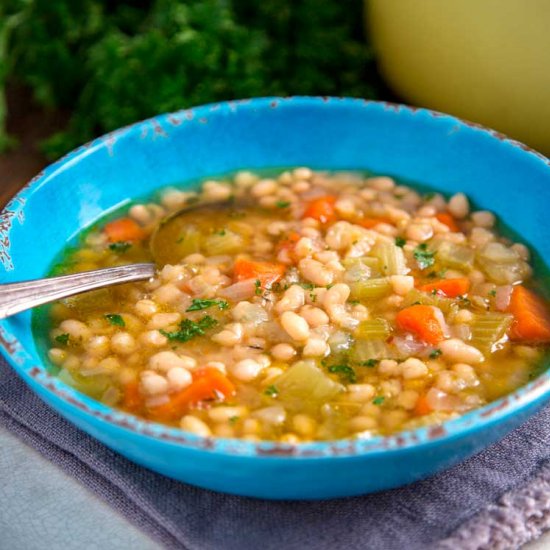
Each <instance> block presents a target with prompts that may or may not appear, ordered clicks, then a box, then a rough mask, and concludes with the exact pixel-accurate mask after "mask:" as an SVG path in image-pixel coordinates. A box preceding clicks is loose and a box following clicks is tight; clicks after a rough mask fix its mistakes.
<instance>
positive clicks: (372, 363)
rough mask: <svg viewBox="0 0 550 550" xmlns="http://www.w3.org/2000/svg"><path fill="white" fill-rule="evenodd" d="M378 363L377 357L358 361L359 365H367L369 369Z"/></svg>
mask: <svg viewBox="0 0 550 550" xmlns="http://www.w3.org/2000/svg"><path fill="white" fill-rule="evenodd" d="M378 363H379V360H378V359H368V360H367V361H362V362H361V363H359V366H360V367H368V368H369V369H372V368H373V367H376V365H378Z"/></svg>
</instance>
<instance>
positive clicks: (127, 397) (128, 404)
mask: <svg viewBox="0 0 550 550" xmlns="http://www.w3.org/2000/svg"><path fill="white" fill-rule="evenodd" d="M143 403H144V399H143V397H142V395H141V394H140V392H139V384H138V383H137V382H129V383H128V384H125V385H124V386H123V389H122V403H121V405H122V408H123V409H124V410H125V411H128V412H137V411H139V410H140V409H141V408H142V407H143Z"/></svg>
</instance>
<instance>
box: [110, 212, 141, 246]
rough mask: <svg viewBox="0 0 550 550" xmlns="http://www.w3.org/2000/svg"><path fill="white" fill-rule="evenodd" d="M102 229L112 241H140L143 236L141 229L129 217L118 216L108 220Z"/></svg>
mask: <svg viewBox="0 0 550 550" xmlns="http://www.w3.org/2000/svg"><path fill="white" fill-rule="evenodd" d="M103 230H104V231H105V234H106V235H107V238H108V239H109V241H111V242H112V243H116V242H121V241H124V242H126V241H141V240H143V239H144V238H145V232H144V231H143V229H142V228H141V227H140V226H139V225H138V224H137V223H136V222H135V221H134V220H132V219H131V218H119V219H118V220H114V221H112V222H109V223H108V224H107V225H106V226H105V227H104V228H103Z"/></svg>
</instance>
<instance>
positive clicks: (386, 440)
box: [0, 96, 550, 460]
mask: <svg viewBox="0 0 550 550" xmlns="http://www.w3.org/2000/svg"><path fill="white" fill-rule="evenodd" d="M290 104H294V105H296V104H298V105H302V106H306V107H310V108H311V107H313V108H334V106H335V105H336V106H337V105H344V106H347V107H352V108H358V109H361V108H369V109H375V110H377V111H394V112H395V113H397V114H399V113H402V114H404V115H405V116H410V117H415V116H418V115H420V116H428V117H431V118H432V119H434V121H435V122H434V123H435V124H437V123H438V120H440V121H442V122H443V121H446V122H451V123H453V124H454V125H459V126H461V127H464V126H466V127H468V128H469V129H470V130H472V131H474V132H478V133H480V134H485V135H486V136H488V137H489V138H490V139H491V140H494V141H499V142H500V146H505V147H509V148H510V150H516V152H519V153H520V154H522V155H524V156H525V157H526V158H529V159H530V161H531V162H534V163H537V164H539V166H540V165H544V168H545V169H546V170H549V172H550V160H549V159H547V158H546V157H545V156H544V155H542V154H540V153H538V152H537V151H535V150H533V149H531V148H530V147H528V146H526V145H524V144H523V143H521V142H518V141H516V140H513V139H510V138H508V137H507V136H505V135H504V134H501V133H500V132H497V131H495V130H491V129H488V128H486V127H484V126H482V125H480V124H477V123H473V122H469V121H465V120H463V119H460V118H458V117H455V116H452V115H447V114H444V113H440V112H438V111H433V110H430V109H424V108H416V107H411V106H407V105H404V104H397V103H390V102H385V101H373V100H365V99H359V98H344V97H315V96H293V97H259V98H252V99H242V100H236V101H224V102H218V103H210V104H206V105H202V106H198V107H193V108H190V109H183V110H180V111H176V112H173V113H167V114H161V115H157V116H154V117H151V118H148V119H145V120H143V121H139V122H136V123H133V124H130V125H128V126H125V127H122V128H120V129H117V130H114V131H113V132H109V133H107V134H104V135H102V136H100V137H98V138H95V139H94V140H92V141H90V142H88V143H87V144H85V145H82V146H80V147H78V148H77V149H75V150H73V151H71V152H69V153H68V154H67V155H65V156H63V157H62V158H60V159H59V160H57V161H56V162H54V163H52V164H50V165H49V166H47V167H46V168H45V169H44V170H42V171H41V172H39V173H38V174H37V175H36V176H35V177H33V178H32V179H31V180H30V181H29V182H28V183H27V184H26V185H25V186H24V187H23V188H22V189H21V190H20V191H19V192H18V193H17V194H16V195H15V196H14V197H13V198H12V199H11V200H10V202H9V203H8V204H7V205H6V206H5V207H4V209H3V210H2V214H1V215H4V214H5V213H7V212H9V213H10V214H11V216H12V217H13V216H17V215H21V214H22V213H23V206H24V203H25V198H26V197H27V196H30V195H32V194H33V193H34V192H35V191H36V190H37V189H39V188H40V187H41V186H42V185H45V184H46V183H47V182H48V181H49V179H51V178H53V177H55V175H56V173H58V171H62V170H63V171H64V170H66V169H69V168H70V167H71V166H73V165H75V164H77V163H78V162H79V161H80V160H82V159H83V158H85V157H86V156H88V155H89V154H91V153H92V152H94V151H96V150H99V149H102V148H107V149H108V150H109V151H111V150H112V147H113V144H114V143H115V141H117V140H118V139H121V138H123V137H125V136H129V135H133V134H136V133H138V132H140V131H141V129H142V128H143V127H144V125H149V126H152V127H153V128H154V129H155V128H160V129H162V127H163V125H166V124H168V125H170V124H171V125H179V124H181V123H183V122H185V121H186V120H193V119H195V118H198V119H201V118H207V117H210V116H216V112H217V111H220V112H222V111H224V110H229V111H231V112H232V113H236V112H237V111H239V110H247V109H253V110H258V109H259V110H268V109H272V108H276V107H279V106H283V107H284V106H285V105H290ZM336 108H338V107H336ZM1 215H0V216H1ZM0 219H1V217H0ZM8 231H9V229H8ZM7 269H9V266H8V267H7ZM12 269H13V267H12ZM0 346H1V351H2V353H3V355H4V356H5V357H6V358H7V359H8V361H9V362H10V363H11V365H12V367H14V369H15V371H16V372H17V374H19V375H20V376H21V377H22V378H23V379H24V380H25V381H27V382H30V384H31V386H32V385H34V384H38V385H39V386H40V388H41V389H42V390H43V391H45V392H46V393H47V394H49V396H50V397H54V400H56V399H57V400H61V401H62V402H63V406H64V407H68V408H69V409H70V411H71V412H72V413H77V414H84V416H86V417H87V420H89V421H93V420H94V419H95V420H96V421H98V420H99V421H100V422H106V423H108V424H110V425H111V426H114V427H117V428H119V429H121V430H125V431H129V432H131V433H133V434H134V435H138V436H143V437H146V438H153V439H154V440H156V441H157V442H158V443H164V444H168V445H177V446H182V447H186V448H193V449H198V450H203V451H206V452H211V453H216V454H226V455H232V456H256V457H269V458H271V459H275V460H277V459H284V458H289V457H292V458H293V459H312V458H314V459H320V458H334V457H343V458H346V457H347V458H349V457H366V456H370V455H374V454H377V453H382V452H383V453H388V452H400V451H403V450H406V449H410V448H412V447H414V448H419V447H427V446H432V445H434V444H440V443H444V442H447V441H450V440H453V439H456V438H459V437H464V436H465V435H466V434H469V433H471V432H477V431H480V430H482V429H487V428H489V427H490V426H492V425H493V424H496V423H498V422H499V421H500V420H502V419H504V418H506V417H509V416H511V415H515V414H516V413H519V412H520V411H522V410H524V409H527V408H528V406H529V405H534V404H535V402H538V401H541V400H543V399H544V398H548V397H550V369H549V370H546V371H544V372H542V373H541V374H540V375H539V376H538V377H537V378H536V379H535V380H533V381H532V382H530V383H528V384H526V385H525V386H522V387H521V388H519V389H517V390H516V391H514V392H512V393H510V394H508V395H506V396H504V397H502V398H500V399H498V400H496V401H493V402H491V403H489V404H487V405H485V406H483V407H480V408H478V409H475V410H473V411H470V412H468V413H466V414H464V415H461V416H459V417H457V418H455V419H452V420H448V421H446V422H444V423H442V424H440V425H433V426H427V427H421V428H416V429H413V430H407V431H403V432H398V433H396V434H393V435H390V436H376V437H372V438H365V439H360V438H358V439H340V440H333V441H314V442H308V443H299V444H290V443H279V442H271V441H259V442H251V441H245V440H242V439H227V438H219V437H213V436H211V437H202V436H197V435H195V434H192V433H190V432H186V431H184V430H182V429H179V428H174V427H169V426H165V425H162V424H158V423H156V422H151V421H148V420H145V419H141V418H138V417H136V416H133V415H131V414H129V413H125V412H122V411H119V410H117V409H114V408H111V407H108V406H106V405H104V404H102V403H100V402H99V401H96V400H94V399H91V398H90V397H88V396H86V395H84V394H82V393H80V392H78V391H77V390H75V389H73V388H72V387H70V386H68V385H67V384H64V383H63V382H61V381H60V380H59V379H58V378H57V377H55V376H53V375H51V374H49V373H48V372H47V371H46V369H45V366H44V364H43V363H41V364H40V366H37V365H36V364H35V361H34V360H33V359H32V356H31V354H30V353H29V352H27V351H26V350H25V349H24V348H23V347H22V346H21V344H19V342H18V341H17V338H16V337H15V335H14V334H13V333H12V332H11V330H10V326H9V323H8V321H7V320H2V321H0Z"/></svg>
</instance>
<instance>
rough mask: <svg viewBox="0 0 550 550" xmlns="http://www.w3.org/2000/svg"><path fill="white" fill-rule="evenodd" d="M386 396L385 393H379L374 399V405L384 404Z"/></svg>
mask: <svg viewBox="0 0 550 550" xmlns="http://www.w3.org/2000/svg"><path fill="white" fill-rule="evenodd" d="M385 399H386V398H385V397H384V396H383V395H378V396H376V397H375V398H374V399H373V400H372V404H373V405H382V403H384V400H385Z"/></svg>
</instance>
